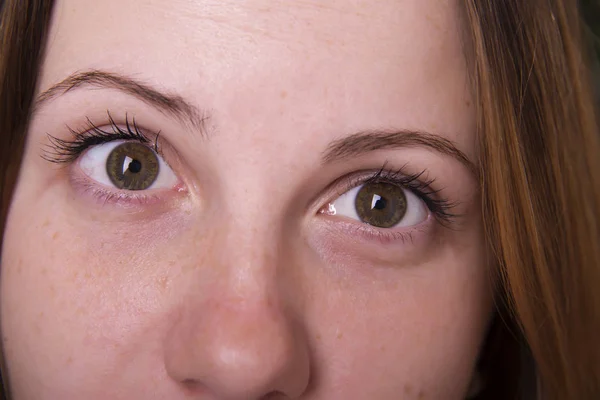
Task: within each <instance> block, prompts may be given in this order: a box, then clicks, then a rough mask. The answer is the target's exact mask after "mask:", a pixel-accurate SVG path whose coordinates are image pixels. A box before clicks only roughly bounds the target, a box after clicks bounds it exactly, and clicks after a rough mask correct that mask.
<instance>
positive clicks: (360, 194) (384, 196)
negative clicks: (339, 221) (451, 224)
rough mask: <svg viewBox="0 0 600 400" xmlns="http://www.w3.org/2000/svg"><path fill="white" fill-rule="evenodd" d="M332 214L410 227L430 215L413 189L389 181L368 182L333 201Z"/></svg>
mask: <svg viewBox="0 0 600 400" xmlns="http://www.w3.org/2000/svg"><path fill="white" fill-rule="evenodd" d="M327 213H328V214H330V215H341V216H344V217H347V218H352V219H355V220H358V221H361V222H364V223H366V224H369V225H373V226H375V227H378V228H393V227H407V226H413V225H417V224H419V223H421V222H423V221H425V220H426V219H427V216H428V214H429V213H428V211H427V206H426V205H425V204H424V202H423V201H422V200H421V199H419V197H418V196H417V195H415V194H414V193H413V192H412V191H410V190H407V189H405V188H403V187H401V186H399V185H396V184H393V183H387V182H368V183H365V184H362V185H360V186H357V187H355V188H352V189H350V190H349V191H347V192H346V193H344V194H342V195H341V196H340V197H338V198H337V199H335V200H334V201H333V202H330V203H329V209H328V211H327Z"/></svg>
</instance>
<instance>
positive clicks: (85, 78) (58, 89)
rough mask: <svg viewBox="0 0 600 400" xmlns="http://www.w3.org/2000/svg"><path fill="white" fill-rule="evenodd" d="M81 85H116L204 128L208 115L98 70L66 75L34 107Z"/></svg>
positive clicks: (173, 96)
mask: <svg viewBox="0 0 600 400" xmlns="http://www.w3.org/2000/svg"><path fill="white" fill-rule="evenodd" d="M84 86H92V87H99V88H108V89H117V90H120V91H122V92H125V93H128V94H130V95H132V96H135V97H137V98H138V99H140V100H142V101H143V102H145V103H147V104H149V105H151V106H153V107H156V108H158V109H160V110H161V111H163V112H165V113H167V114H170V115H173V116H175V117H177V118H179V119H182V120H184V121H186V122H188V123H189V124H191V126H193V127H195V128H197V129H199V130H201V131H202V132H204V129H203V128H204V121H205V120H206V119H207V116H206V115H205V114H204V113H203V112H201V111H200V110H199V109H198V108H197V107H195V106H193V105H192V104H190V103H189V102H187V101H186V100H184V99H183V97H181V96H179V95H176V94H171V93H164V92H161V91H159V90H157V89H154V88H152V87H150V86H148V85H146V84H144V83H142V82H139V81H136V80H134V79H132V78H130V77H127V76H124V75H120V74H116V73H112V72H107V71H101V70H89V71H83V72H77V73H74V74H72V75H70V76H68V77H67V78H65V79H63V80H62V81H60V82H58V83H57V84H55V85H53V86H52V87H50V88H49V89H48V90H46V91H44V92H43V93H42V94H40V95H39V96H38V98H37V100H36V103H35V109H39V108H40V107H42V106H43V105H44V104H45V103H47V102H48V101H50V100H52V99H54V98H56V97H57V96H60V95H63V94H65V93H67V92H69V91H71V90H73V89H76V88H79V87H84Z"/></svg>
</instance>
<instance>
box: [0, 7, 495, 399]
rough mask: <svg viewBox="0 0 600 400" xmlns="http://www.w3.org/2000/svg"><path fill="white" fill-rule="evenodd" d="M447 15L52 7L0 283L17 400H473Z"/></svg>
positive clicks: (464, 125)
mask: <svg viewBox="0 0 600 400" xmlns="http://www.w3.org/2000/svg"><path fill="white" fill-rule="evenodd" d="M458 7H459V6H458V2H454V1H437V0H384V1H381V2H378V3H377V6H376V7H373V5H372V3H371V2H366V1H365V2H360V1H358V2H347V1H342V0H328V1H319V0H314V1H313V0H311V1H303V2H297V1H277V2H273V1H266V0H245V1H241V2H240V1H213V0H198V1H191V0H173V1H169V2H160V1H142V0H127V1H124V0H105V1H92V0H77V1H75V0H63V1H58V2H57V5H56V9H55V14H54V17H53V20H52V26H51V32H50V34H49V40H48V46H49V47H48V50H47V53H46V56H45V60H44V64H43V68H42V71H41V75H40V85H39V92H38V97H37V104H36V109H35V113H34V115H33V117H32V121H31V125H30V129H29V131H28V134H27V135H28V136H27V146H26V152H25V158H24V163H23V166H22V169H21V175H20V177H19V184H18V186H17V189H16V192H15V194H14V198H13V204H12V208H11V210H10V213H9V221H8V225H7V228H6V232H5V236H6V240H5V242H4V243H3V251H2V260H1V270H2V279H1V283H2V286H1V292H0V293H1V304H2V310H1V311H2V320H1V322H2V334H3V341H4V347H5V357H6V361H7V364H8V366H9V375H10V381H11V384H12V389H13V391H14V395H15V398H16V399H18V400H21V399H58V398H60V399H106V398H110V399H191V398H194V399H206V400H209V399H210V400H212V399H214V400H217V399H219V400H220V399H227V400H236V399H246V400H247V399H266V398H268V399H288V398H289V399H383V400H385V399H394V400H395V399H444V400H447V399H464V398H465V397H466V396H467V393H468V391H469V386H470V383H471V381H472V378H473V376H474V371H475V370H476V363H477V358H478V355H479V349H480V345H481V343H482V341H483V340H484V337H485V332H486V328H487V325H488V321H489V315H490V312H491V309H492V300H491V297H492V295H491V290H490V286H491V285H490V284H489V282H488V273H487V267H488V266H487V264H486V252H485V246H484V240H483V230H482V223H481V215H480V209H479V195H478V187H477V178H476V176H475V174H474V172H473V169H474V165H473V160H475V159H476V154H475V140H476V138H475V113H474V109H473V107H471V106H470V104H471V94H470V89H469V82H468V77H467V69H466V61H465V56H464V49H463V48H462V44H461V35H460V32H461V26H460V23H461V19H460V10H459V8H458Z"/></svg>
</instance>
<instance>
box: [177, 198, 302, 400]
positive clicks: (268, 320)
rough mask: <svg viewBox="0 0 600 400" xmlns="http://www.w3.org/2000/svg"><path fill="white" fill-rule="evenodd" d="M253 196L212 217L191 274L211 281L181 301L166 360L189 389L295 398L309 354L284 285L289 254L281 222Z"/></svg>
mask: <svg viewBox="0 0 600 400" xmlns="http://www.w3.org/2000/svg"><path fill="white" fill-rule="evenodd" d="M250 197H251V196H249V197H248V202H247V203H245V204H243V205H241V206H239V207H233V208H232V206H231V204H229V203H231V201H230V202H228V203H226V204H228V211H227V214H226V215H228V217H227V218H225V221H223V223H221V224H219V225H215V226H216V227H218V228H215V229H218V230H219V232H218V234H216V235H215V236H214V240H213V241H212V243H211V247H212V248H211V249H210V254H211V255H212V256H211V259H204V261H203V262H205V263H208V264H209V265H203V266H201V268H198V271H200V272H199V273H198V274H197V275H196V276H195V277H194V279H199V280H202V279H209V280H210V282H209V283H208V284H201V285H198V287H200V288H202V291H203V293H196V294H194V293H190V294H189V296H188V300H187V301H186V302H185V304H182V305H181V312H180V313H179V318H178V319H177V321H176V322H175V323H174V324H173V326H172V329H171V331H170V332H169V334H168V337H167V339H166V343H165V349H166V350H165V351H166V355H165V365H166V368H167V371H168V373H169V375H170V376H171V377H172V378H173V379H175V380H176V381H178V382H180V383H181V384H182V385H185V386H188V389H189V388H195V389H194V390H200V391H207V392H209V393H212V394H213V395H215V396H216V397H217V398H219V399H221V398H224V399H253V398H257V399H260V398H262V397H263V396H267V395H270V394H273V393H279V394H285V395H286V396H287V397H289V398H295V397H298V396H299V395H301V394H302V393H303V391H304V390H305V388H306V386H307V384H308V377H309V359H308V357H309V356H308V350H307V346H306V343H305V340H304V336H303V334H302V332H303V329H302V323H301V321H299V320H298V319H297V318H296V316H295V314H294V312H293V309H294V307H293V302H294V299H293V298H291V297H290V296H291V295H290V292H289V291H287V290H285V288H284V287H283V285H284V283H283V282H284V280H283V276H284V275H285V270H286V269H287V268H290V267H291V263H290V261H291V260H290V259H289V257H287V254H286V251H285V245H284V244H283V243H281V242H282V237H283V236H282V235H281V230H280V229H278V228H277V226H281V224H279V223H276V222H275V219H276V218H275V217H274V215H270V216H268V217H266V218H264V219H261V218H260V214H261V212H257V210H252V206H253V204H255V202H257V201H258V202H260V200H257V199H256V197H260V196H255V198H254V199H250ZM235 198H236V196H231V197H229V199H230V200H232V199H235ZM234 203H235V201H234ZM207 269H208V270H209V271H210V273H202V272H201V271H206V270H207ZM190 287H194V285H190ZM192 291H193V289H192Z"/></svg>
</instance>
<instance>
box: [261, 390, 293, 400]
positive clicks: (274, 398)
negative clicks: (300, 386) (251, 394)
mask: <svg viewBox="0 0 600 400" xmlns="http://www.w3.org/2000/svg"><path fill="white" fill-rule="evenodd" d="M286 398H287V396H286V395H284V394H283V393H281V392H280V391H278V390H274V391H272V392H269V393H267V394H266V395H264V396H263V398H262V400H283V399H286Z"/></svg>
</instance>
